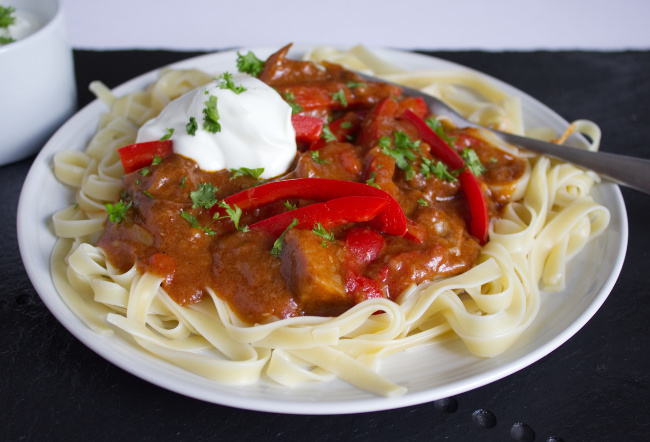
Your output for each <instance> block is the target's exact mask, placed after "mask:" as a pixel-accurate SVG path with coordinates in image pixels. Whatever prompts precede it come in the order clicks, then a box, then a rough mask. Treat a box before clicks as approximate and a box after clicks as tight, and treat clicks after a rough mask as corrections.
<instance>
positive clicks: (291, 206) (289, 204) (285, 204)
mask: <svg viewBox="0 0 650 442" xmlns="http://www.w3.org/2000/svg"><path fill="white" fill-rule="evenodd" d="M284 207H286V208H287V210H296V209H297V208H298V207H297V206H296V205H295V204H291V203H290V202H289V201H285V202H284Z"/></svg>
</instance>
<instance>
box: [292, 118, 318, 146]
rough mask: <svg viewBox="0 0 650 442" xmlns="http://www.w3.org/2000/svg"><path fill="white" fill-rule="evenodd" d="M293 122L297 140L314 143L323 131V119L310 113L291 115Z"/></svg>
mask: <svg viewBox="0 0 650 442" xmlns="http://www.w3.org/2000/svg"><path fill="white" fill-rule="evenodd" d="M291 124H292V125H293V130H294V131H295V132H296V142H298V143H313V142H315V141H317V140H318V139H319V138H320V136H321V133H323V120H321V119H320V118H316V117H312V116H309V115H299V114H295V115H292V116H291Z"/></svg>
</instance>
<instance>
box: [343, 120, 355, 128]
mask: <svg viewBox="0 0 650 442" xmlns="http://www.w3.org/2000/svg"><path fill="white" fill-rule="evenodd" d="M341 129H352V121H344V122H342V123H341Z"/></svg>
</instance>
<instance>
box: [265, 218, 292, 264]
mask: <svg viewBox="0 0 650 442" xmlns="http://www.w3.org/2000/svg"><path fill="white" fill-rule="evenodd" d="M296 224H298V220H297V219H296V218H294V219H293V220H292V221H291V224H289V225H288V226H287V228H286V229H284V232H282V235H280V236H279V237H278V239H276V240H275V242H274V243H273V248H272V249H271V251H270V252H269V253H270V254H271V255H273V256H276V257H279V256H280V253H281V252H282V243H284V235H286V234H287V232H288V231H289V230H291V229H293V227H294V226H295V225H296Z"/></svg>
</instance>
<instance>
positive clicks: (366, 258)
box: [345, 227, 386, 270]
mask: <svg viewBox="0 0 650 442" xmlns="http://www.w3.org/2000/svg"><path fill="white" fill-rule="evenodd" d="M385 243H386V240H385V239H384V237H383V236H382V234H381V233H379V232H377V231H375V230H371V229H368V228H365V227H358V228H355V229H352V230H350V232H348V234H347V236H346V237H345V247H346V250H347V252H348V258H349V259H348V260H347V264H348V266H350V267H352V268H353V269H355V270H359V269H360V268H361V266H362V265H365V264H368V263H369V262H372V261H374V260H375V259H377V257H378V256H379V254H380V253H381V251H382V249H383V248H384V245H385Z"/></svg>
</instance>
